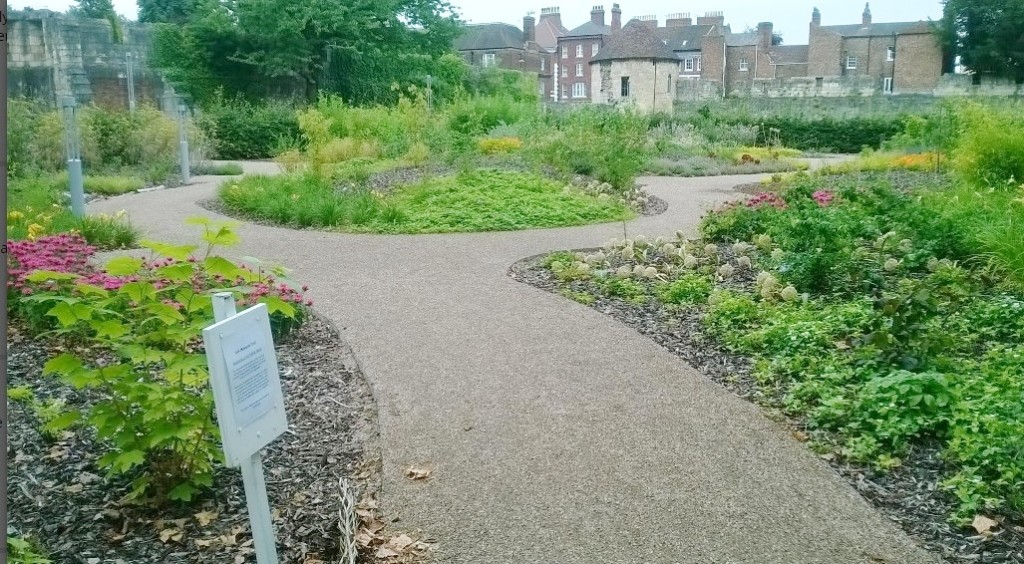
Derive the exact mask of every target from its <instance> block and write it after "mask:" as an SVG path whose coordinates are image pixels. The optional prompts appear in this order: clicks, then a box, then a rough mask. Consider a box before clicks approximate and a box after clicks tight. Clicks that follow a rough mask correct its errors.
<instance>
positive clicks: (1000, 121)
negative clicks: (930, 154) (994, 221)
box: [953, 105, 1024, 190]
mask: <svg viewBox="0 0 1024 564" xmlns="http://www.w3.org/2000/svg"><path fill="white" fill-rule="evenodd" d="M962 113H963V117H962V120H963V122H964V126H963V127H964V129H963V133H962V134H961V135H960V138H959V140H958V142H957V144H956V149H955V152H954V156H953V168H954V170H955V171H956V172H957V174H958V175H959V176H960V178H961V179H963V180H964V181H966V182H968V183H970V184H974V185H978V186H984V187H994V188H1001V189H1010V190H1012V189H1017V188H1018V187H1019V186H1021V185H1024V118H1022V117H1021V114H1020V112H1019V111H1006V110H1003V111H999V110H995V109H991V108H985V107H982V106H977V105H970V106H967V107H965V108H964V109H963V110H962Z"/></svg>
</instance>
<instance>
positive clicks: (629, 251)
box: [619, 246, 636, 260]
mask: <svg viewBox="0 0 1024 564" xmlns="http://www.w3.org/2000/svg"><path fill="white" fill-rule="evenodd" d="M619 256H621V257H622V258H624V259H626V260H633V258H634V257H636V253H634V252H633V247H631V246H626V247H622V250H621V251H619Z"/></svg>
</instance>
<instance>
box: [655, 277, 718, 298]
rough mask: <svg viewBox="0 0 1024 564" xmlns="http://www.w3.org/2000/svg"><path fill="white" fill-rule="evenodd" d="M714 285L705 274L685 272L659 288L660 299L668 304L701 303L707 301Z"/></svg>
mask: <svg viewBox="0 0 1024 564" xmlns="http://www.w3.org/2000/svg"><path fill="white" fill-rule="evenodd" d="M713 287H714V286H713V285H712V284H711V281H710V280H708V279H707V278H704V277H703V276H697V275H695V274H685V275H683V276H682V277H680V278H679V279H678V280H675V281H673V282H669V283H667V284H665V285H663V286H661V287H660V288H659V289H658V299H659V300H661V301H662V302H664V303H667V304H699V303H703V302H705V301H707V299H708V296H710V295H711V290H712V288H713Z"/></svg>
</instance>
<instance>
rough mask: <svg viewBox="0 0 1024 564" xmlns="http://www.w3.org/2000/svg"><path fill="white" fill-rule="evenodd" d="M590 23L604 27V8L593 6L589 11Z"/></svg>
mask: <svg viewBox="0 0 1024 564" xmlns="http://www.w3.org/2000/svg"><path fill="white" fill-rule="evenodd" d="M590 21H591V22H593V23H595V24H597V25H604V6H594V9H593V10H590Z"/></svg>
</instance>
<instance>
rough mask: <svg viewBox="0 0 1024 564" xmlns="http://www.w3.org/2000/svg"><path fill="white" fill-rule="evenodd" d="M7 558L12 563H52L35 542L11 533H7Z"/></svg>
mask: <svg viewBox="0 0 1024 564" xmlns="http://www.w3.org/2000/svg"><path fill="white" fill-rule="evenodd" d="M7 558H9V560H8V561H9V562H10V563H11V564H50V563H51V562H52V561H51V560H49V559H48V558H46V557H44V556H43V555H41V554H40V550H39V549H38V548H37V547H36V546H35V543H33V542H30V541H29V540H26V539H25V538H23V537H15V536H11V535H10V534H8V535H7Z"/></svg>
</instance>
